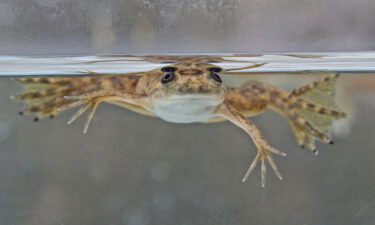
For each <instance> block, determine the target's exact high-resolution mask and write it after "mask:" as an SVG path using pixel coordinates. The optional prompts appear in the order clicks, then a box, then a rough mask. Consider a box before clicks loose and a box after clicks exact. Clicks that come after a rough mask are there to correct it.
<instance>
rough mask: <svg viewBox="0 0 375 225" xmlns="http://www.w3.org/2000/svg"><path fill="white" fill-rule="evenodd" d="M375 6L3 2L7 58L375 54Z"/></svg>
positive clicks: (2, 49) (150, 0) (304, 1)
mask: <svg viewBox="0 0 375 225" xmlns="http://www.w3.org/2000/svg"><path fill="white" fill-rule="evenodd" d="M374 21H375V1H373V0H272V1H264V0H186V1H181V0H177V1H176V0H27V1H26V0H0V54H21V55H24V54H57V55H61V54H92V53H109V54H111V53H122V54H134V53H138V54H151V53H189V52H200V53H202V52H203V53H207V52H246V53H249V52H275V51H329V50H334V51H342V50H375V42H374V36H375V23H374Z"/></svg>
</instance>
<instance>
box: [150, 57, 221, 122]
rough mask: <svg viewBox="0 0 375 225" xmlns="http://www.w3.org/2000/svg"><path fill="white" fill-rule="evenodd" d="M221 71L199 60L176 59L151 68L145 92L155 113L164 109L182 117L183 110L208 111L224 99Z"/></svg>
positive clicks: (183, 114)
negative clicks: (176, 61)
mask: <svg viewBox="0 0 375 225" xmlns="http://www.w3.org/2000/svg"><path fill="white" fill-rule="evenodd" d="M221 71H222V69H221V68H220V67H218V66H215V65H213V64H209V63H202V62H196V63H176V64H172V65H168V66H165V67H162V68H159V69H157V70H154V73H152V74H153V75H152V76H153V78H152V79H150V83H149V84H148V85H147V86H148V88H147V89H148V90H147V92H148V94H149V96H150V100H151V101H152V103H153V105H154V106H155V109H156V113H157V114H159V113H158V112H162V113H163V112H165V111H168V113H170V114H174V115H177V117H178V115H180V116H181V117H184V118H187V117H188V115H187V114H204V113H207V112H208V111H211V113H212V111H213V110H214V108H216V107H217V106H218V105H220V104H221V103H222V102H223V101H224V99H225V93H226V89H225V87H224V85H223V84H222V80H221V78H220V76H219V73H220V72H221ZM159 116H160V117H162V118H163V116H162V115H160V114H159ZM196 116H197V117H196V118H197V119H198V117H199V116H198V115H196ZM172 117H173V115H172ZM164 119H166V120H168V119H167V118H164ZM187 120H188V121H190V119H187ZM192 120H193V119H192ZM169 121H171V119H169ZM174 122H176V121H174Z"/></svg>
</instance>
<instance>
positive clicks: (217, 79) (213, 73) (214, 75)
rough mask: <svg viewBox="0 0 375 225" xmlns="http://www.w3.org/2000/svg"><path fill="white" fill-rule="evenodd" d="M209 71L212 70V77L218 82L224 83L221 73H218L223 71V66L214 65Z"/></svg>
mask: <svg viewBox="0 0 375 225" xmlns="http://www.w3.org/2000/svg"><path fill="white" fill-rule="evenodd" d="M209 71H210V72H211V73H210V76H211V78H212V79H214V80H215V81H216V82H218V83H222V82H223V81H222V80H221V78H220V76H219V74H218V73H220V72H221V71H222V69H221V68H218V67H214V68H210V69H209Z"/></svg>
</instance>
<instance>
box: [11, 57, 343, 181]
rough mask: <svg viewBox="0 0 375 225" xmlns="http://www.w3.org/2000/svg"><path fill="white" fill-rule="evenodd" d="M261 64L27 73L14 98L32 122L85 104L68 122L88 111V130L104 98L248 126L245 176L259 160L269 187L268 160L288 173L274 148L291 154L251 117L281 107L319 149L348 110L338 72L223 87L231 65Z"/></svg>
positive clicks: (166, 114)
mask: <svg viewBox="0 0 375 225" xmlns="http://www.w3.org/2000/svg"><path fill="white" fill-rule="evenodd" d="M262 65H263V64H252V65H250V66H245V67H240V68H227V69H225V68H222V67H220V66H218V65H216V64H214V63H210V62H208V61H205V60H196V61H192V60H186V61H184V60H180V61H178V62H173V63H171V64H167V65H164V66H162V67H158V68H155V69H152V70H149V71H145V72H133V73H125V74H110V73H105V74H102V73H96V72H91V71H88V72H86V74H85V76H76V77H71V76H55V77H43V76H39V77H38V76H36V77H23V78H17V79H16V80H17V81H19V82H21V83H22V84H23V85H24V89H23V91H22V92H21V93H20V94H19V95H17V96H14V98H15V99H18V100H21V101H24V102H25V104H26V108H25V109H24V110H23V111H21V112H20V114H22V115H23V114H36V115H37V117H35V119H34V120H35V121H38V120H39V119H40V118H44V117H48V116H49V117H54V116H57V115H58V114H60V113H61V112H63V111H66V110H68V109H71V108H74V107H79V106H80V109H79V110H78V111H77V112H76V113H75V114H74V115H73V116H72V117H71V119H70V120H69V121H68V124H71V123H73V122H74V121H75V120H76V119H77V118H78V117H80V116H81V115H82V114H83V113H84V112H86V111H87V110H89V111H90V112H89V114H88V116H87V119H86V123H85V126H84V130H83V132H84V133H86V132H87V131H88V128H89V124H90V122H91V120H92V118H93V116H94V114H95V111H96V109H97V108H98V106H99V105H100V104H101V103H103V102H107V103H111V104H115V105H118V106H121V107H124V108H126V109H129V110H131V111H134V112H136V113H140V114H142V115H146V116H153V117H159V118H161V119H162V120H165V121H167V122H172V123H181V124H187V123H196V122H199V123H214V122H221V121H229V122H231V123H233V124H234V125H236V126H237V127H239V128H241V129H242V130H243V131H244V132H246V133H247V135H248V136H249V137H250V138H251V139H252V141H253V143H254V145H255V147H256V150H257V154H256V156H255V158H254V159H253V161H252V162H251V163H250V166H249V167H248V169H247V171H246V173H245V175H244V177H243V179H242V181H243V182H245V181H246V180H247V179H248V177H249V176H250V174H251V173H252V171H253V170H254V169H255V168H256V167H257V165H258V164H260V168H261V186H262V187H265V184H266V171H267V164H269V165H270V166H271V168H272V170H273V171H274V173H275V174H276V176H277V177H278V178H279V179H280V180H282V179H283V176H282V175H281V173H280V171H279V169H278V167H277V166H276V163H275V159H274V155H278V156H286V153H284V152H282V151H280V150H278V149H277V148H275V147H273V146H272V145H271V144H269V143H268V141H267V140H266V139H265V137H264V135H263V134H262V132H261V131H260V130H259V129H258V128H257V126H256V125H255V124H254V123H253V122H252V121H251V120H250V117H252V116H255V115H258V114H261V113H263V112H265V111H267V110H268V109H271V110H274V111H276V112H277V113H279V114H281V115H282V116H284V117H285V118H286V119H287V121H288V123H289V124H290V126H291V128H292V131H293V133H294V135H295V137H296V141H297V143H298V144H299V145H300V146H301V147H307V148H308V149H309V150H311V151H312V152H313V153H314V154H317V153H318V151H317V150H316V146H315V140H320V141H322V142H324V143H329V144H333V141H332V140H331V138H330V133H329V128H330V127H331V125H332V123H333V122H334V121H335V120H338V119H341V118H344V117H346V113H345V112H343V111H341V110H340V109H339V108H338V107H337V106H336V104H335V96H334V87H335V84H336V82H337V80H338V78H339V74H330V75H328V76H326V77H323V78H320V79H318V80H316V81H314V82H312V83H309V84H307V85H305V86H303V87H300V88H296V89H293V90H284V89H281V88H277V87H275V86H273V85H270V84H267V83H264V82H259V81H249V82H246V83H244V84H243V85H241V86H240V87H226V85H225V84H224V82H223V79H222V78H221V77H222V76H225V75H226V74H230V73H231V71H236V70H242V69H252V68H256V67H259V66H262ZM314 96H315V97H314ZM316 96H318V97H319V98H316ZM317 99H318V100H317ZM323 99H324V101H323ZM322 121H323V122H322Z"/></svg>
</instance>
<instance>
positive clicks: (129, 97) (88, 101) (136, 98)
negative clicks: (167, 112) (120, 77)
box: [59, 90, 147, 133]
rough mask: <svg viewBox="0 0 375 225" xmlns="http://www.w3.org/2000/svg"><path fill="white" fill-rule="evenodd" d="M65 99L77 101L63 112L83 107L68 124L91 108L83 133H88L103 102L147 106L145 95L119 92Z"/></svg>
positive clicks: (103, 91)
mask: <svg viewBox="0 0 375 225" xmlns="http://www.w3.org/2000/svg"><path fill="white" fill-rule="evenodd" d="M64 98H66V99H71V100H75V101H74V102H73V103H71V104H69V105H66V106H64V107H62V108H60V109H59V110H61V111H62V110H66V109H69V108H73V107H76V106H80V105H81V108H80V109H79V110H78V111H77V112H76V113H75V114H74V115H73V116H72V117H71V119H70V120H69V121H68V124H71V123H73V122H74V121H75V120H76V119H77V118H78V117H79V116H81V115H82V114H83V113H84V112H85V111H86V110H87V109H89V108H91V112H90V114H89V115H88V117H87V119H86V123H85V126H84V130H83V133H86V132H87V130H88V128H89V125H90V122H91V120H92V118H93V117H94V114H95V111H96V109H97V108H98V106H99V105H100V103H102V102H111V101H121V102H126V103H130V104H132V105H138V106H145V105H147V102H146V101H147V97H146V96H145V95H140V94H135V93H124V92H121V91H118V90H102V91H95V92H92V93H89V94H84V95H79V96H65V97H64Z"/></svg>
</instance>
